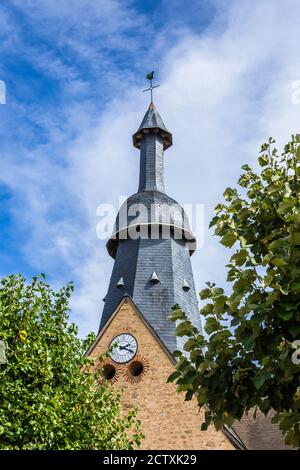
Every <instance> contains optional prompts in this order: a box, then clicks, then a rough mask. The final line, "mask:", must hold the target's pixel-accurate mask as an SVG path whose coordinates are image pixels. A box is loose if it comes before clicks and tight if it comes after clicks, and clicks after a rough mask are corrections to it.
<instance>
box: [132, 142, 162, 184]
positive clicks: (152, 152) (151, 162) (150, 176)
mask: <svg viewBox="0 0 300 470" xmlns="http://www.w3.org/2000/svg"><path fill="white" fill-rule="evenodd" d="M141 191H161V192H165V184H164V151H163V139H162V137H160V136H159V135H155V134H148V135H145V137H144V138H143V140H142V142H141V157H140V184H139V189H138V192H141Z"/></svg>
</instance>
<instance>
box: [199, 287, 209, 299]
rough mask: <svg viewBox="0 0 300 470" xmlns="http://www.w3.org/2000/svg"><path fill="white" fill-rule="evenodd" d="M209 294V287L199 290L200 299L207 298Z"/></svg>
mask: <svg viewBox="0 0 300 470" xmlns="http://www.w3.org/2000/svg"><path fill="white" fill-rule="evenodd" d="M209 296H210V289H207V288H206V289H202V290H201V291H200V299H202V300H204V299H207V298H208V297H209Z"/></svg>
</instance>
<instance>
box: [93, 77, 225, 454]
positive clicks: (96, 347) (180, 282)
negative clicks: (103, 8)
mask: <svg viewBox="0 0 300 470" xmlns="http://www.w3.org/2000/svg"><path fill="white" fill-rule="evenodd" d="M147 78H149V80H150V88H149V89H150V91H151V103H150V106H149V108H148V109H147V111H146V114H145V116H144V118H143V120H142V123H141V125H140V126H139V128H138V130H137V132H135V134H134V135H133V146H134V147H135V148H136V149H138V150H139V153H140V176H139V183H138V191H137V192H136V193H135V194H133V195H132V196H130V197H129V198H128V199H127V200H126V201H125V202H124V204H123V205H122V207H121V208H120V211H119V213H118V215H117V218H116V222H115V227H114V230H113V233H112V234H111V236H110V238H109V240H108V242H107V250H108V253H109V255H110V256H111V257H112V258H113V259H114V266H113V270H112V274H111V278H110V281H109V286H108V291H107V294H106V296H105V299H104V300H105V303H104V308H103V313H102V317H101V321H100V328H99V333H98V336H97V339H96V341H95V343H94V344H93V345H92V347H91V348H90V350H89V351H88V355H90V356H91V357H95V358H97V357H98V356H99V354H100V353H103V352H105V351H108V350H109V349H110V347H111V346H114V347H113V348H112V350H111V353H110V357H109V358H108V359H107V361H105V363H104V364H102V365H103V370H104V375H105V377H106V378H107V380H109V381H110V382H111V384H112V386H115V387H122V388H124V393H123V398H122V400H123V406H124V408H125V409H126V408H127V407H128V408H132V407H135V406H136V407H137V408H138V409H139V416H140V419H141V423H142V428H143V431H144V434H145V436H146V437H145V440H144V441H143V448H145V449H232V448H233V444H232V443H231V441H230V440H229V438H228V436H226V435H225V434H224V433H223V432H222V431H221V432H216V431H215V430H214V429H210V430H208V431H207V432H205V433H204V432H201V430H200V427H201V422H202V421H203V414H202V412H199V411H198V406H197V403H196V402H194V401H193V400H192V401H191V402H184V396H183V394H178V393H177V392H176V386H175V385H174V384H173V383H171V384H170V383H167V379H168V376H169V375H170V374H171V373H172V372H173V371H174V364H175V359H174V357H173V355H172V354H173V352H174V350H176V349H181V348H182V346H183V343H184V340H183V339H182V338H177V337H176V336H175V335H174V324H173V323H172V322H171V321H170V320H169V315H170V313H171V310H172V307H173V306H174V305H175V304H179V305H180V307H181V308H182V309H183V310H184V311H185V313H186V314H187V316H188V317H189V318H190V320H191V321H192V323H193V324H194V325H195V326H196V327H197V328H198V329H199V331H201V324H200V315H199V310H198V304H197V296H196V291H195V285H194V278H193V272H192V266H191V259H190V258H191V256H192V254H193V252H194V251H195V249H196V240H195V237H194V235H193V233H192V231H191V229H190V226H189V223H188V220H187V216H186V214H185V212H184V209H183V208H182V207H181V206H180V204H178V203H177V202H176V201H175V200H174V199H172V198H171V197H170V196H168V195H167V194H166V191H165V183H164V158H165V151H166V150H167V149H169V148H170V147H171V145H172V134H171V133H170V132H169V131H168V130H167V128H166V126H165V124H164V122H163V120H162V118H161V116H160V114H159V112H158V110H157V109H156V107H155V106H154V104H153V100H152V89H153V88H154V87H153V86H152V79H153V73H152V74H149V75H148V77H147Z"/></svg>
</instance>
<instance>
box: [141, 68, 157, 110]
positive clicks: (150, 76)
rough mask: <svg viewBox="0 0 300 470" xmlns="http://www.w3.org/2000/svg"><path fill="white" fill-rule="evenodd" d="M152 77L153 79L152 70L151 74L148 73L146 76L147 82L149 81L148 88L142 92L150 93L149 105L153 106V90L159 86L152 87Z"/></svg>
mask: <svg viewBox="0 0 300 470" xmlns="http://www.w3.org/2000/svg"><path fill="white" fill-rule="evenodd" d="M153 77H154V70H152V72H150V73H148V75H147V76H146V78H147V80H149V82H150V86H149V88H146V90H143V91H150V94H151V104H153V88H157V87H158V86H160V85H152V80H153Z"/></svg>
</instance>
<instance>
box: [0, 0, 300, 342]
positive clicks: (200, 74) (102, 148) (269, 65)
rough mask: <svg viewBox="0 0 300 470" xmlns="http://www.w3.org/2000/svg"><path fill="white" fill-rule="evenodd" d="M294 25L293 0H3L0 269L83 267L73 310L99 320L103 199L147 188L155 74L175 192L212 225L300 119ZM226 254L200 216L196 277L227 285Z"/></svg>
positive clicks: (103, 278) (298, 16)
mask: <svg viewBox="0 0 300 470" xmlns="http://www.w3.org/2000/svg"><path fill="white" fill-rule="evenodd" d="M299 22H300V5H299V2H298V1H297V0H285V1H283V0H276V1H273V0H251V1H250V0H227V1H225V0H224V1H223V0H210V1H209V0H205V1H202V0H198V1H188V2H187V1H179V0H168V1H167V0H161V1H155V0H152V1H148V0H147V1H138V0H135V1H126V0H122V1H121V0H120V1H117V0H80V1H79V0H78V1H71V0H60V2H57V1H55V0H4V1H3V2H1V6H0V80H4V81H5V83H6V89H7V103H6V105H0V155H1V159H0V203H1V212H0V226H1V230H0V274H1V275H2V276H4V275H6V274H9V273H12V272H13V273H15V272H22V273H24V274H25V275H26V276H31V275H33V274H36V273H39V272H44V273H46V275H47V277H48V279H49V280H50V281H51V283H53V285H54V286H56V287H59V286H60V285H62V284H63V283H65V282H67V281H69V280H73V281H74V283H75V287H76V292H75V296H74V298H73V301H72V314H71V318H72V319H73V320H74V321H75V322H76V323H78V325H79V327H80V334H82V335H84V334H86V333H87V332H88V331H90V330H96V329H97V326H98V323H99V319H100V315H101V311H102V298H103V297H104V295H105V292H106V289H107V286H108V281H109V276H110V272H111V269H112V260H111V259H110V258H109V257H108V255H107V253H106V249H105V241H101V240H98V239H97V237H96V225H97V222H98V220H97V217H96V208H97V206H98V205H99V204H101V203H107V202H109V203H115V204H116V202H117V200H118V196H119V195H128V196H129V195H130V194H132V193H134V192H135V191H136V189H137V182H138V157H139V156H138V152H137V151H136V150H135V149H133V148H132V145H131V135H132V134H133V133H134V132H135V130H136V129H137V127H138V125H139V123H140V121H141V119H142V117H143V114H144V112H145V110H146V106H147V104H148V98H147V97H146V96H145V94H143V93H141V90H142V89H143V88H144V87H145V85H146V84H145V78H144V77H145V74H146V73H147V72H148V71H149V70H152V69H154V70H156V71H157V79H158V81H159V83H160V84H161V86H160V88H159V89H158V90H157V92H156V99H155V101H156V104H157V107H158V109H159V111H160V113H161V115H162V116H163V118H164V121H165V123H166V125H167V127H168V128H169V129H170V131H171V132H173V138H174V146H173V147H172V149H170V150H169V151H168V153H167V154H166V183H167V191H168V194H170V196H172V197H175V198H176V199H178V200H179V201H180V202H182V203H203V204H204V205H205V206H204V207H205V221H204V224H205V227H207V225H208V222H209V219H210V218H211V216H212V209H213V207H214V205H215V204H216V203H217V202H218V201H219V200H220V198H221V194H222V192H223V190H224V189H225V188H226V187H227V186H228V185H233V184H235V182H236V180H237V177H238V175H239V172H240V167H241V165H242V164H243V163H245V162H248V163H253V164H255V163H254V162H255V158H256V154H257V151H258V149H259V146H260V144H261V142H262V141H264V140H265V139H267V138H268V137H269V135H273V136H274V137H276V138H277V139H278V140H279V143H280V144H281V145H282V144H283V143H284V142H285V141H286V140H287V139H288V138H289V135H290V134H291V133H296V132H299V130H300V128H299V126H300V124H299V123H300V119H299V118H300V105H297V104H295V103H293V102H292V84H293V82H294V81H295V80H299V79H300V56H299V53H298V47H299V43H300V29H299V24H300V23H299ZM227 257H228V253H227V252H226V251H225V250H223V249H222V248H221V247H219V246H218V243H217V239H216V238H214V237H213V236H212V233H210V232H208V231H207V229H206V228H205V236H204V245H203V247H202V248H201V247H200V249H199V250H198V251H197V253H196V254H195V255H194V256H193V267H194V272H195V280H196V285H197V288H198V289H200V288H201V287H202V285H203V283H204V282H205V281H206V280H216V281H217V282H218V283H219V284H222V285H224V283H225V281H224V269H223V268H222V266H224V264H225V262H226V259H227Z"/></svg>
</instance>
